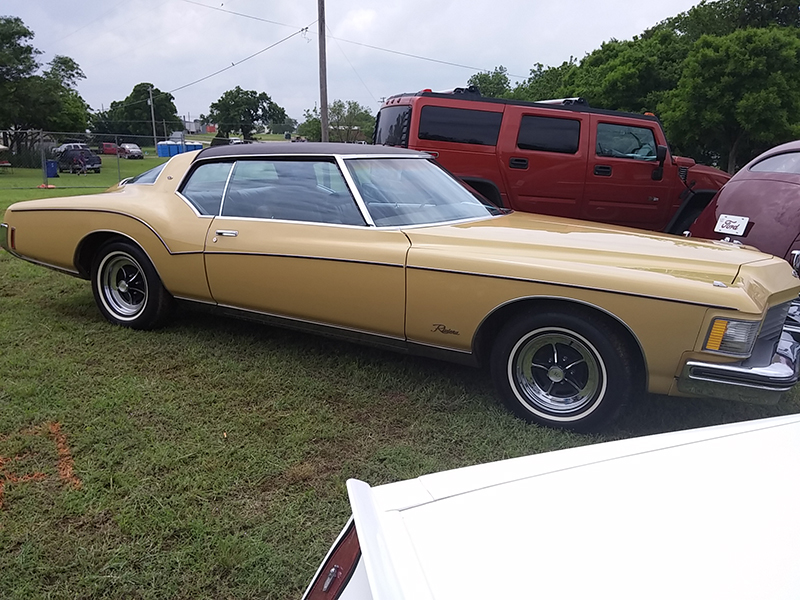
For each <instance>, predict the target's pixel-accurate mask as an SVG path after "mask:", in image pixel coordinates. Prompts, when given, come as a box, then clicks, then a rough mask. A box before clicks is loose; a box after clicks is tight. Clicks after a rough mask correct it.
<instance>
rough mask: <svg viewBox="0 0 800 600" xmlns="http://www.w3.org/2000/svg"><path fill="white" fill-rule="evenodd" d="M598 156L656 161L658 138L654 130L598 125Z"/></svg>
mask: <svg viewBox="0 0 800 600" xmlns="http://www.w3.org/2000/svg"><path fill="white" fill-rule="evenodd" d="M596 151H597V156H612V157H615V158H632V159H634V160H656V138H655V136H653V131H652V129H647V128H645V127H632V126H630V125H612V124H611V123H598V125H597V147H596Z"/></svg>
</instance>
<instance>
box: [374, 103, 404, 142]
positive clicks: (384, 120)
mask: <svg viewBox="0 0 800 600" xmlns="http://www.w3.org/2000/svg"><path fill="white" fill-rule="evenodd" d="M410 122H411V107H410V106H387V107H386V108H382V109H381V110H380V112H379V113H378V122H377V123H376V125H375V139H374V143H375V144H382V145H384V146H402V147H403V148H408V127H409V123H410Z"/></svg>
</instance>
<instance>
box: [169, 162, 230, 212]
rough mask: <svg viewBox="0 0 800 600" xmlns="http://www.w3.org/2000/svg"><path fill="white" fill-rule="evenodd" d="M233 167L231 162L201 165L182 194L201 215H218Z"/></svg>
mask: <svg viewBox="0 0 800 600" xmlns="http://www.w3.org/2000/svg"><path fill="white" fill-rule="evenodd" d="M232 166H233V165H232V163H229V162H221V163H208V164H205V165H200V166H199V167H197V168H196V169H195V170H194V172H193V173H192V175H191V176H190V177H189V181H187V182H186V184H185V185H184V186H183V188H182V189H181V194H183V195H184V197H186V198H187V199H188V200H189V202H191V203H192V204H193V205H194V206H195V208H197V210H198V211H199V212H200V214H201V215H218V214H219V207H220V203H221V202H222V194H223V192H224V191H225V183H226V182H227V181H228V175H229V174H230V172H231V167H232Z"/></svg>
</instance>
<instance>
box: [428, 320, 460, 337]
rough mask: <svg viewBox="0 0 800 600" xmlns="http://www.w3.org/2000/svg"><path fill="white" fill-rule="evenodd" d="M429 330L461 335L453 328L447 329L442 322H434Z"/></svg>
mask: <svg viewBox="0 0 800 600" xmlns="http://www.w3.org/2000/svg"><path fill="white" fill-rule="evenodd" d="M431 331H438V332H439V333H444V334H445V335H461V334H460V333H458V331H456V330H455V329H448V328H447V326H446V325H445V324H444V323H434V324H433V329H431Z"/></svg>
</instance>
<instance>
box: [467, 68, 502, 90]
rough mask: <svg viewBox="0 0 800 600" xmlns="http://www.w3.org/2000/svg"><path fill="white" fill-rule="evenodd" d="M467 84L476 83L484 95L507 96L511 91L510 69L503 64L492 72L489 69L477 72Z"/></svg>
mask: <svg viewBox="0 0 800 600" xmlns="http://www.w3.org/2000/svg"><path fill="white" fill-rule="evenodd" d="M467 85H474V86H475V87H477V88H478V89H479V90H480V91H481V95H482V96H488V97H489V98H507V97H508V95H509V94H510V93H511V82H510V81H509V79H508V69H506V68H505V67H504V66H503V65H500V66H499V67H495V68H494V71H492V72H491V73H490V72H488V71H483V72H482V73H475V75H473V76H472V77H470V78H469V80H468V81H467Z"/></svg>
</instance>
